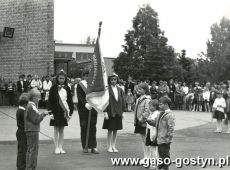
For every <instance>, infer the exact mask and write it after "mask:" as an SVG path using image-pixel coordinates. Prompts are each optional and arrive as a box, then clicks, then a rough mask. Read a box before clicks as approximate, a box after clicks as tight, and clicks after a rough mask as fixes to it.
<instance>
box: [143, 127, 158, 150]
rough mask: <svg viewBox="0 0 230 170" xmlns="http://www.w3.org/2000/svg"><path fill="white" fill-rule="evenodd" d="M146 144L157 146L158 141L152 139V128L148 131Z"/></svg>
mask: <svg viewBox="0 0 230 170" xmlns="http://www.w3.org/2000/svg"><path fill="white" fill-rule="evenodd" d="M145 145H146V146H157V141H156V140H154V141H151V140H150V130H149V129H148V131H147V135H146V140H145Z"/></svg>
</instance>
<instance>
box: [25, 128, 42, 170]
mask: <svg viewBox="0 0 230 170" xmlns="http://www.w3.org/2000/svg"><path fill="white" fill-rule="evenodd" d="M26 137H27V152H26V170H35V169H36V168H37V157H38V140H39V134H38V132H37V133H34V132H33V133H26Z"/></svg>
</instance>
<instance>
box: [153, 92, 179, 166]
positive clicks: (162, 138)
mask: <svg viewBox="0 0 230 170" xmlns="http://www.w3.org/2000/svg"><path fill="white" fill-rule="evenodd" d="M170 103H171V100H170V98H168V97H161V98H160V99H159V110H160V111H161V113H160V114H159V115H158V116H157V118H156V129H157V144H158V154H159V157H160V158H161V159H162V161H163V162H165V161H164V160H165V159H170V145H171V142H172V138H173V133H174V127H175V119H174V116H173V114H172V111H171V110H170V108H169V105H170ZM158 167H159V169H162V170H168V169H169V165H166V164H164V163H163V164H160V165H158Z"/></svg>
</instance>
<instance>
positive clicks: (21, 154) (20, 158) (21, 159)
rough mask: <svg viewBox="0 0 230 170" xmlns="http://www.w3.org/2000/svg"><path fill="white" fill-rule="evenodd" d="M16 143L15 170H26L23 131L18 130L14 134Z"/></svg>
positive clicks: (25, 146)
mask: <svg viewBox="0 0 230 170" xmlns="http://www.w3.org/2000/svg"><path fill="white" fill-rule="evenodd" d="M16 137H17V141H18V153H17V162H16V166H17V170H25V169H26V151H27V140H26V134H25V132H24V130H21V129H18V130H17V132H16Z"/></svg>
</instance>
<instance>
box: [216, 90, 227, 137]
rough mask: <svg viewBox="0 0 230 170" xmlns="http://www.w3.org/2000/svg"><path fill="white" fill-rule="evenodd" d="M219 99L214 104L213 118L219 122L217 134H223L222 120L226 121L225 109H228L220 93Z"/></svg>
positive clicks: (218, 94) (218, 93)
mask: <svg viewBox="0 0 230 170" xmlns="http://www.w3.org/2000/svg"><path fill="white" fill-rule="evenodd" d="M216 94H217V98H216V99H215V101H214V104H213V111H214V113H213V118H214V119H216V121H217V124H216V125H217V129H216V131H215V132H217V133H221V132H222V120H223V119H225V115H224V109H225V108H226V102H225V99H224V98H223V94H222V93H221V92H220V91H218V92H217V93H216Z"/></svg>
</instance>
